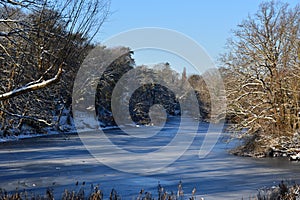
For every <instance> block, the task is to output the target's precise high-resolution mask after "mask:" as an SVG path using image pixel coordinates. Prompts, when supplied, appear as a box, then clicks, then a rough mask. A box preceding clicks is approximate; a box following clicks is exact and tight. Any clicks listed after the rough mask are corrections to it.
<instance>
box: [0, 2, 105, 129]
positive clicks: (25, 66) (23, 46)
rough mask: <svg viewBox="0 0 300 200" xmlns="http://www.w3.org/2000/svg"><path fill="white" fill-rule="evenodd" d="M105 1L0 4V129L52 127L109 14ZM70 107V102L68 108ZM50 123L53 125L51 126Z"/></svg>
mask: <svg viewBox="0 0 300 200" xmlns="http://www.w3.org/2000/svg"><path fill="white" fill-rule="evenodd" d="M109 3H110V2H109V1H106V0H96V1H93V0H64V1H60V0H39V1H30V0H14V1H13V0H0V13H1V14H0V68H1V71H0V74H1V78H0V103H1V105H0V119H1V124H2V125H1V128H2V129H7V127H9V126H10V125H14V126H17V127H20V126H21V125H22V121H23V119H30V120H31V121H36V122H39V123H42V124H44V125H53V124H54V121H53V120H54V118H53V116H57V113H55V111H56V110H57V109H60V110H62V109H63V107H64V105H65V104H66V103H67V101H69V100H68V99H70V98H71V96H70V95H71V92H72V82H71V81H72V79H73V78H74V76H75V74H76V72H77V69H78V67H79V66H80V63H81V62H82V60H83V58H84V56H85V54H86V53H87V51H88V49H90V48H91V47H92V46H91V45H90V43H91V40H92V39H93V38H94V36H95V35H96V34H97V33H98V31H99V28H100V27H101V25H102V24H103V22H104V21H105V19H106V17H107V15H108V13H109ZM68 104H69V105H70V103H68ZM57 120H58V119H57V118H56V122H57Z"/></svg>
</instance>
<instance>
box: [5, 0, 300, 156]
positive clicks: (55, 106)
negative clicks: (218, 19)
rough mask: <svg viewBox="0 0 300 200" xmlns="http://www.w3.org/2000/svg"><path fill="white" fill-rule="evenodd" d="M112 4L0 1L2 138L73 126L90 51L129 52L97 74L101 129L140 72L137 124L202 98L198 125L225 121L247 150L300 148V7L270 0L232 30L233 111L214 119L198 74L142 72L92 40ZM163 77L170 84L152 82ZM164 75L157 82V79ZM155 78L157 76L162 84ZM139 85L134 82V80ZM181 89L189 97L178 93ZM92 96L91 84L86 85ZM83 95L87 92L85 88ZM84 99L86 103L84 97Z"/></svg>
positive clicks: (134, 111) (228, 63) (225, 64)
mask: <svg viewBox="0 0 300 200" xmlns="http://www.w3.org/2000/svg"><path fill="white" fill-rule="evenodd" d="M109 4H110V2H109V1H105V0H96V1H92V0H74V1H72V0H65V1H58V0H56V1H36V2H34V1H29V0H22V1H13V0H1V1H0V10H1V12H0V13H1V16H0V68H1V70H0V74H1V75H0V103H1V104H0V127H1V130H0V135H1V137H7V136H10V135H19V134H35V133H44V134H47V132H48V131H49V130H51V131H57V132H67V131H69V130H68V129H70V127H72V126H73V121H72V93H73V84H74V83H73V80H74V79H75V77H76V75H77V72H78V69H79V68H80V66H81V64H82V62H83V61H84V59H85V57H86V55H88V53H89V52H90V51H91V50H92V49H94V48H96V47H97V48H98V55H100V56H102V58H103V59H104V58H105V57H109V56H111V55H114V54H119V55H121V56H120V57H118V59H116V60H114V61H113V62H112V63H110V64H109V66H108V67H107V68H106V69H105V72H104V73H103V75H102V76H101V77H98V79H97V82H96V83H95V84H97V92H96V98H95V108H96V110H95V112H96V115H97V117H98V120H99V124H100V125H101V126H102V127H106V126H114V125H115V124H116V123H115V121H114V118H113V115H112V108H111V103H112V99H111V97H112V92H113V89H114V87H115V86H116V84H117V82H118V81H119V80H120V79H121V77H122V76H123V75H124V74H126V73H127V72H129V71H130V70H131V69H133V68H135V69H139V70H140V72H141V73H140V74H136V75H135V77H132V79H138V80H139V81H140V83H141V84H143V86H142V87H140V88H138V90H136V91H135V92H134V93H133V94H132V96H131V97H128V96H127V95H126V94H119V97H120V98H119V99H114V100H115V101H126V102H127V104H128V105H129V110H130V115H131V118H132V119H133V121H134V122H135V123H136V124H140V125H148V124H149V123H150V122H151V119H150V116H149V108H150V107H151V106H152V105H154V104H161V105H162V106H163V108H164V109H165V110H166V112H167V114H168V115H173V116H176V115H180V114H181V113H180V103H179V100H180V99H182V98H187V97H188V95H190V94H189V93H188V92H186V89H185V88H184V84H183V83H184V82H185V81H188V83H189V84H190V85H191V86H192V87H193V89H194V93H195V94H196V96H197V100H198V105H199V106H198V108H195V109H199V113H200V116H194V117H195V118H197V119H198V120H202V121H207V122H212V121H213V122H218V121H220V120H226V122H227V123H228V124H230V129H229V131H230V132H232V133H233V135H234V137H238V138H242V139H244V140H245V145H244V146H242V147H241V148H240V149H239V152H242V153H241V154H249V153H251V152H252V153H254V154H255V155H261V154H263V155H267V154H269V153H270V151H271V150H272V148H275V147H278V148H288V149H289V150H290V149H295V148H299V147H300V146H299V145H300V143H298V142H299V141H300V131H299V129H300V90H299V88H300V81H299V80H300V79H299V78H300V64H299V60H300V40H299V27H300V26H299V25H300V17H299V14H300V7H299V5H298V6H296V7H294V8H291V7H290V6H289V5H288V4H285V3H282V2H275V1H270V2H265V3H262V4H261V5H260V7H259V9H258V11H257V12H256V14H255V15H253V16H249V17H248V18H246V19H245V20H244V21H242V22H241V23H240V24H239V25H238V26H237V27H235V28H234V27H233V28H234V30H233V31H232V37H231V38H229V39H228V42H227V45H226V52H227V53H225V54H223V55H221V56H220V62H219V68H218V69H219V72H220V73H221V75H222V78H223V82H224V85H225V88H226V99H227V104H228V105H227V110H226V111H224V113H223V114H222V115H221V116H211V112H210V111H211V109H210V108H211V98H213V97H212V96H211V94H210V93H209V90H208V89H207V86H206V83H205V80H204V79H203V78H202V76H201V75H199V74H193V75H187V74H186V71H185V69H183V71H182V72H176V71H174V70H173V69H172V66H171V65H170V64H169V63H168V62H166V63H157V64H156V65H155V66H154V67H153V68H151V69H150V68H149V67H148V66H146V65H142V66H137V65H136V64H135V61H134V59H133V58H132V55H133V54H134V52H133V51H131V49H130V48H129V47H119V48H115V49H110V48H107V47H105V46H100V47H99V45H97V44H96V43H95V42H93V38H94V36H95V34H97V33H98V31H99V29H100V27H101V26H102V24H103V23H104V22H105V20H106V19H107V18H108V17H109V12H110V11H109ZM151 73H154V74H155V75H158V74H159V75H160V77H161V79H162V80H164V81H166V82H168V81H169V80H172V81H171V82H168V85H171V88H166V87H164V86H162V85H159V84H147V83H148V82H149V80H147V78H148V77H149V76H147V78H145V77H143V76H145V74H151ZM153 77H155V76H153ZM153 80H154V79H153ZM127 81H128V82H130V81H131V80H127ZM173 88H176V89H177V90H179V91H182V92H181V94H180V95H178V94H177V95H175V94H174V93H172V89H173ZM82 90H85V88H82ZM76 92H77V93H78V94H79V95H80V93H84V92H83V91H76ZM82 99H84V97H83V98H82Z"/></svg>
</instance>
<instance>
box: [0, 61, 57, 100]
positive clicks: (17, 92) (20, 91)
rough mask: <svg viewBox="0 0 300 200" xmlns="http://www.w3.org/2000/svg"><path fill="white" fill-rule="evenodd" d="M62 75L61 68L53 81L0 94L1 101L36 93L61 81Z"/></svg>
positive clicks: (44, 81) (49, 80) (45, 81)
mask: <svg viewBox="0 0 300 200" xmlns="http://www.w3.org/2000/svg"><path fill="white" fill-rule="evenodd" d="M61 73H62V66H60V68H59V69H58V72H57V74H56V75H55V76H54V77H53V78H51V79H48V80H43V81H41V82H37V83H34V84H29V85H25V86H23V87H19V88H17V89H14V90H12V91H9V92H6V93H4V94H0V101H3V100H6V99H9V98H12V97H15V96H18V95H20V94H23V93H26V92H30V91H35V90H39V89H41V88H44V87H47V86H48V85H50V84H52V83H55V82H57V81H58V80H59V77H60V75H61Z"/></svg>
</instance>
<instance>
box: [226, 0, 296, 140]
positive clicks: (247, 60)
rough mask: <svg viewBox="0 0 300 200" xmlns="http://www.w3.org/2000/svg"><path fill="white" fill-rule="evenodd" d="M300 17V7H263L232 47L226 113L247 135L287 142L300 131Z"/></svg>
mask: <svg viewBox="0 0 300 200" xmlns="http://www.w3.org/2000/svg"><path fill="white" fill-rule="evenodd" d="M299 14H300V8H299V5H297V6H296V7H294V8H289V6H288V5H287V4H283V3H280V2H275V1H271V2H266V3H262V4H261V5H260V8H259V10H258V12H257V13H256V14H255V15H254V17H251V16H249V17H248V18H247V19H246V20H244V21H243V22H242V23H241V24H240V25H239V26H238V28H237V29H236V30H235V31H233V38H232V39H230V40H229V41H228V52H229V53H227V54H225V55H223V57H222V61H223V63H224V64H225V65H226V66H227V69H228V70H226V76H225V77H226V84H227V94H228V99H229V101H230V102H229V103H230V107H229V110H228V113H229V114H230V116H231V117H232V118H231V119H234V121H235V122H236V128H237V129H239V130H241V129H244V130H245V129H246V130H247V131H246V133H247V134H249V133H250V134H254V133H259V134H260V136H262V135H265V137H268V136H272V135H273V136H275V137H279V136H282V135H286V136H288V135H291V134H294V133H295V132H296V130H298V129H299V127H300V119H299V113H300V109H299V102H300V90H299V88H300V87H299V86H300V81H299V52H300V51H299V50H300V49H299V47H300V45H299V44H300V43H299V27H300V24H299V23H300V21H299V20H300V18H299ZM267 135H268V136H267Z"/></svg>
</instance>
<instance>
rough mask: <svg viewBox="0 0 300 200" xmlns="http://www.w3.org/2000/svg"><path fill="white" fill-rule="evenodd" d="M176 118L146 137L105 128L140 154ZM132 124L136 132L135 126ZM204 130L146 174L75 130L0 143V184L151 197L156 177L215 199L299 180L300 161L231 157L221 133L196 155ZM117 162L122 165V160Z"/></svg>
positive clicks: (163, 140) (169, 132)
mask: <svg viewBox="0 0 300 200" xmlns="http://www.w3.org/2000/svg"><path fill="white" fill-rule="evenodd" d="M178 123H179V121H178V119H177V118H173V119H172V120H171V121H169V122H168V124H167V125H166V128H165V129H163V130H162V131H161V133H160V134H158V135H157V136H154V137H151V138H150V139H149V138H138V139H132V138H131V137H129V136H128V135H126V134H124V133H123V132H122V131H121V130H120V129H112V130H106V131H105V132H106V135H108V137H109V138H110V139H111V140H112V141H113V142H114V144H115V145H118V146H120V147H121V148H124V149H126V150H127V151H133V152H135V153H143V150H147V151H151V150H155V149H158V148H160V147H161V146H164V145H166V144H168V143H169V142H170V140H171V139H170V138H172V137H173V136H174V133H176V130H177V127H178ZM188 126H189V124H187V129H186V131H187V134H188V129H189V128H188ZM151 128H153V127H149V130H150V129H151ZM132 129H134V130H135V131H136V132H138V130H139V128H132ZM206 130H207V124H206V123H201V124H200V125H199V130H198V133H197V135H196V137H195V139H194V140H193V143H192V145H191V146H189V148H188V149H187V151H186V152H185V153H184V154H183V155H182V156H181V157H180V158H179V159H178V160H177V161H175V162H173V163H171V164H169V165H168V166H166V167H164V168H163V169H161V170H159V171H155V172H152V173H149V174H147V173H142V174H135V173H127V172H122V171H119V170H116V169H112V168H110V167H108V166H106V165H104V164H102V163H100V162H98V161H97V160H96V159H95V158H94V157H93V156H92V155H91V154H90V153H89V151H87V150H86V148H85V146H84V145H83V143H82V141H81V140H80V138H79V136H78V135H77V134H71V135H68V136H64V135H59V136H58V135H53V136H48V137H40V138H34V139H26V140H20V141H17V142H10V143H5V144H4V143H3V144H0V188H5V189H7V190H9V191H13V190H15V189H16V187H18V188H19V189H23V188H26V189H27V190H29V191H31V190H32V191H34V192H36V193H39V194H44V192H45V188H47V187H49V186H50V187H52V188H54V191H55V192H56V195H57V197H60V196H61V193H62V192H63V189H64V188H68V189H74V190H78V187H76V186H75V183H76V182H77V181H78V182H79V183H82V182H86V184H85V187H86V188H87V191H89V187H90V184H91V183H93V184H94V185H96V184H99V185H100V188H101V189H102V190H103V191H104V196H105V197H106V199H107V198H108V196H109V193H110V191H111V189H112V188H115V189H116V190H117V192H118V194H119V195H120V196H121V197H122V199H136V196H137V195H138V192H139V191H140V190H141V189H145V190H146V191H149V192H151V193H152V194H153V195H154V196H156V195H157V184H158V182H160V183H161V185H162V186H164V188H166V189H167V190H168V191H174V192H177V185H178V182H179V181H180V180H181V181H182V182H183V189H184V192H185V194H186V198H188V197H189V194H190V193H191V191H192V189H193V188H194V187H196V189H197V192H196V194H197V196H199V197H204V198H205V200H207V199H214V200H216V199H241V198H242V197H244V198H248V197H249V196H253V195H255V194H256V190H257V189H258V188H260V187H263V186H272V185H275V184H278V183H279V182H280V181H281V180H296V181H298V182H299V180H300V163H297V162H289V161H287V159H281V160H280V159H271V158H268V159H253V158H242V157H235V156H232V155H230V154H228V153H227V151H228V150H229V149H230V148H232V147H233V146H232V144H231V145H229V144H226V143H224V142H223V139H224V137H225V134H222V135H221V137H220V139H219V140H218V142H217V144H216V145H215V146H214V148H213V150H212V151H211V152H210V153H209V154H208V155H207V157H205V158H202V159H199V157H198V151H199V149H200V145H201V143H202V141H203V139H204V136H205V131H206ZM86 135H87V136H88V135H89V133H86ZM100 153H101V152H100ZM112 153H113V151H110V150H109V148H107V147H106V148H103V155H105V157H106V158H107V157H109V155H110V154H112ZM112 157H115V156H113V155H112ZM166 157H167V155H166ZM131 159H134V158H131ZM136 162H137V166H139V167H145V168H147V167H149V166H147V165H145V166H144V165H143V163H139V160H136ZM120 164H123V165H126V162H124V163H120ZM57 199H58V198H57Z"/></svg>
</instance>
